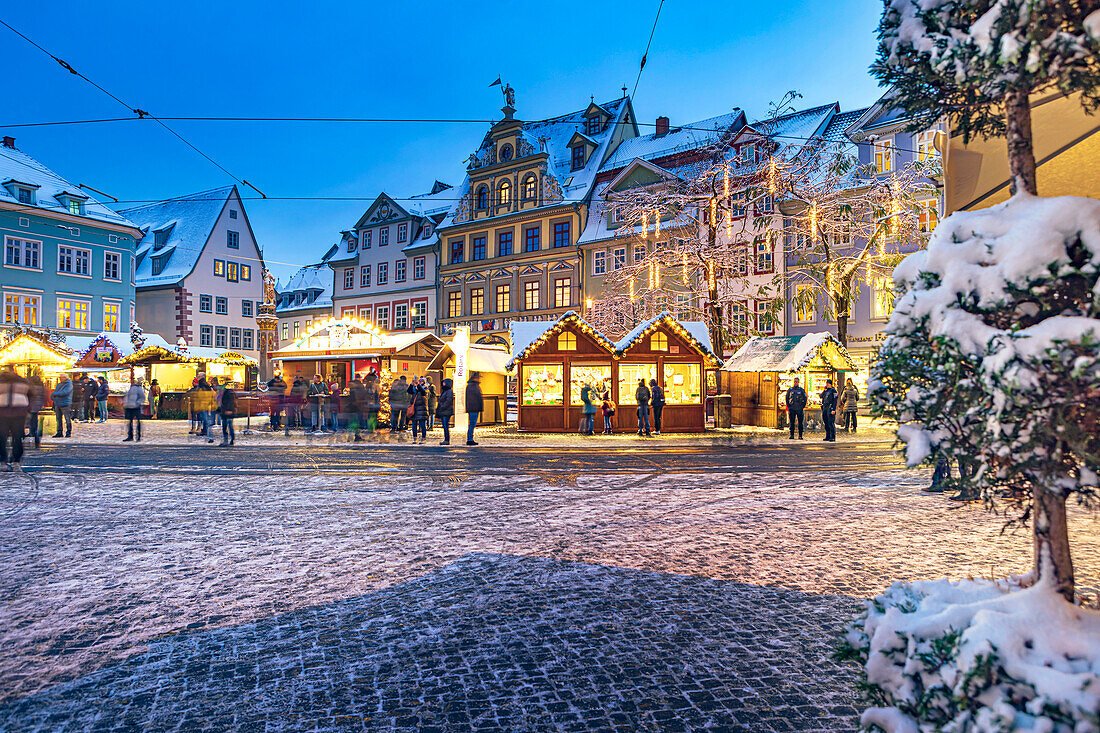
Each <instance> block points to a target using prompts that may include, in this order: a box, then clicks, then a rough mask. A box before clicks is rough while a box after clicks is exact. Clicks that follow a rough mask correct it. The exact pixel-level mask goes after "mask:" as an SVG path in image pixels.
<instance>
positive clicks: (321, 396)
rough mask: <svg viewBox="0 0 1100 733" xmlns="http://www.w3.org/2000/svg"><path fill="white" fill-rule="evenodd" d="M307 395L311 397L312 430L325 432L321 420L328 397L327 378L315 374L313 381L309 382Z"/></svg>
mask: <svg viewBox="0 0 1100 733" xmlns="http://www.w3.org/2000/svg"><path fill="white" fill-rule="evenodd" d="M306 396H307V397H308V398H309V416H310V419H311V427H312V430H313V432H314V433H320V432H324V431H323V430H322V429H321V428H322V427H323V426H324V423H322V422H321V415H322V413H321V410H322V403H323V402H324V400H325V399H326V398H327V397H328V385H327V384H325V380H324V379H322V378H321V375H320V374H314V375H313V381H312V382H310V384H309V389H308V390H307V391H306Z"/></svg>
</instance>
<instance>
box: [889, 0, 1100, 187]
mask: <svg viewBox="0 0 1100 733" xmlns="http://www.w3.org/2000/svg"><path fill="white" fill-rule="evenodd" d="M878 37H879V45H878V53H877V57H876V60H875V62H874V64H873V65H872V66H871V73H872V74H874V75H875V76H876V77H877V78H878V79H879V80H880V81H881V82H882V84H883V86H887V87H891V88H893V89H894V91H895V98H894V101H895V102H896V103H897V105H898V106H899V107H900V108H902V109H903V110H905V112H907V113H908V114H909V115H910V116H911V118H912V119H913V127H914V129H918V128H922V127H927V126H928V125H929V124H931V123H933V122H936V121H938V120H940V119H943V118H945V117H947V118H949V119H950V120H951V124H952V128H953V131H955V132H958V133H961V134H962V136H963V139H964V140H969V139H970V138H972V137H975V136H980V137H990V136H994V135H1002V134H1003V135H1005V137H1006V138H1007V141H1008V159H1009V166H1010V169H1011V171H1012V180H1013V188H1014V191H1017V190H1019V191H1026V192H1027V193H1030V194H1033V195H1035V194H1037V193H1038V189H1037V186H1036V178H1035V153H1034V150H1033V147H1032V140H1031V106H1030V97H1031V95H1032V94H1034V93H1037V92H1043V91H1048V90H1054V89H1057V90H1059V91H1061V92H1063V93H1064V94H1073V93H1077V92H1079V93H1080V94H1081V97H1080V99H1081V103H1082V104H1083V105H1084V107H1085V109H1086V110H1089V111H1092V110H1095V109H1096V108H1097V107H1098V106H1100V9H1098V7H1097V2H1096V0H887V2H886V9H885V11H884V12H883V15H882V19H881V21H880V22H879V27H878Z"/></svg>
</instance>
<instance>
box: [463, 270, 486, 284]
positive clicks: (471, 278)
mask: <svg viewBox="0 0 1100 733" xmlns="http://www.w3.org/2000/svg"><path fill="white" fill-rule="evenodd" d="M483 280H485V276H484V275H482V274H481V273H480V272H472V273H470V274H469V275H467V276H466V282H471V283H477V282H482V281H483Z"/></svg>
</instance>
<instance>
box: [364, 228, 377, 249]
mask: <svg viewBox="0 0 1100 733" xmlns="http://www.w3.org/2000/svg"><path fill="white" fill-rule="evenodd" d="M373 233H374V232H372V231H371V230H369V229H368V230H367V231H365V232H363V249H370V240H371V235H372V234H373Z"/></svg>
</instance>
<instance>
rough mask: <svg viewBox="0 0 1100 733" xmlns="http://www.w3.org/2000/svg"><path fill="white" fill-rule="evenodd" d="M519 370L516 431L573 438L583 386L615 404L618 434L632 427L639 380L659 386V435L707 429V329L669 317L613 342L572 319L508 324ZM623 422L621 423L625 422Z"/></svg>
mask: <svg viewBox="0 0 1100 733" xmlns="http://www.w3.org/2000/svg"><path fill="white" fill-rule="evenodd" d="M511 336H512V358H511V360H509V362H508V365H507V366H508V368H509V369H512V368H515V369H516V370H517V385H518V387H517V389H518V392H519V394H518V403H519V425H518V428H519V430H530V431H541V432H572V431H574V430H577V427H578V425H579V423H580V416H581V408H582V407H583V405H584V403H583V400H582V399H581V391H582V389H583V388H584V385H585V384H588V385H590V386H591V387H592V388H593V389H594V390H595V392H596V394H595V395H594V396H593V399H594V402H596V403H597V404H598V402H599V395H600V394H602V393H603V392H604V391H608V392H610V394H611V399H612V400H613V401H614V402H615V403H616V404H617V405H618V406H619V409H618V414H617V417H616V419H617V421H618V424H619V426H620V429H625V428H624V427H623V426H626V425H630V426H633V425H634V420H635V418H634V413H635V411H636V409H637V407H636V405H637V403H636V401H635V390H636V389H637V386H638V380H639V379H643V378H644V379H645V380H646V384H647V385H648V384H649V380H650V379H658V375H661V377H662V378H661V380H659V381H663V382H664V387H665V393H666V407H665V411H664V420H665V425H664V427H663V429H664V430H669V431H681V432H683V431H701V430H703V429H704V428H705V414H704V400H705V394H706V392H705V382H704V379H705V372H706V370H707V369H713V368H715V367H717V366H718V361H717V359H716V358H715V357H714V355H713V354H712V353H711V350H710V338H709V336H708V334H707V331H706V328H705V326H704V324H701V323H681V322H680V321H678V320H676V319H675V318H673V317H672V316H671V315H669V314H668V313H662V314H661V315H660V316H658V317H657V318H654V319H653V320H651V321H646V322H645V323H643V324H641V325H639V326H638V327H637V328H635V329H634V330H633V331H631V332H630V333H629V334H627V336H626V337H625V338H623V339H622V340H621V341H620V342H619V343H617V344H616V343H612V342H611V341H610V340H609V339H608V338H607V337H606V336H604V335H603V334H601V333H600V332H599V331H597V330H596V329H595V328H593V327H592V326H591V325H590V324H589V323H588V322H587V321H585V320H584V319H583V318H581V317H580V316H579V315H578V314H577V313H575V312H573V311H570V312H568V313H565V314H563V315H562V316H561V318H559V319H558V320H557V321H534V322H516V321H513V322H512V324H511ZM624 421H625V422H624Z"/></svg>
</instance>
